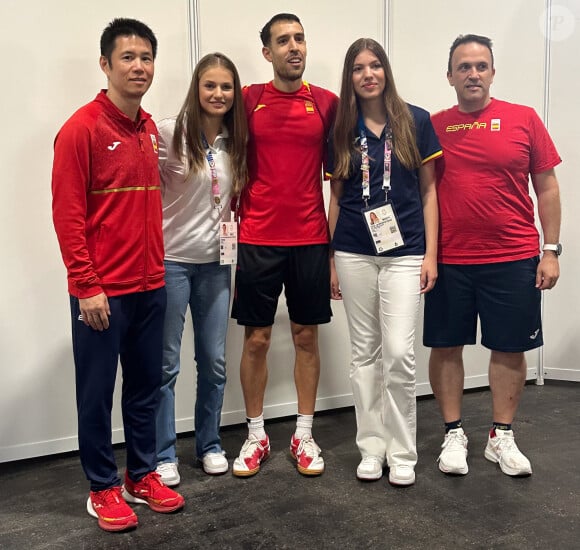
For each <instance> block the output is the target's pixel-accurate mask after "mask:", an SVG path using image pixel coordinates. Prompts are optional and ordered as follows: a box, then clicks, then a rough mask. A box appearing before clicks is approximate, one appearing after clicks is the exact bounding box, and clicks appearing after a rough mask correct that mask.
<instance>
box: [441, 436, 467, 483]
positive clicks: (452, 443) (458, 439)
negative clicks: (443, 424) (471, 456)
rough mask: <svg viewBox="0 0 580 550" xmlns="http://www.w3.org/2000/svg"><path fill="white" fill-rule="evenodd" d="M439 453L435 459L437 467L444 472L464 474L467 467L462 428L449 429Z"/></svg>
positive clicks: (465, 441) (465, 443)
mask: <svg viewBox="0 0 580 550" xmlns="http://www.w3.org/2000/svg"><path fill="white" fill-rule="evenodd" d="M441 449H442V451H441V454H440V455H439V458H438V459H437V460H438V461H439V469H440V470H441V471H442V472H443V473H444V474H455V475H462V476H464V475H465V474H466V473H467V472H468V471H469V468H468V467H467V436H466V435H465V432H464V431H463V428H455V429H454V430H449V431H448V432H447V433H446V434H445V439H444V440H443V445H441Z"/></svg>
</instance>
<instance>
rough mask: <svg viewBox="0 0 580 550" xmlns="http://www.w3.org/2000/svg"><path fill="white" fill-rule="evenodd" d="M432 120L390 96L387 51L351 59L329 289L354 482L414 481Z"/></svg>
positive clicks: (431, 264) (431, 233) (338, 150)
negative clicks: (349, 414) (352, 424)
mask: <svg viewBox="0 0 580 550" xmlns="http://www.w3.org/2000/svg"><path fill="white" fill-rule="evenodd" d="M441 154H442V153H441V147H440V145H439V141H438V140H437V137H436V135H435V132H434V130H433V127H432V125H431V120H430V117H429V113H427V111H425V110H423V109H420V108H419V107H415V106H413V105H409V104H407V103H405V102H404V101H403V100H402V99H401V98H400V97H399V95H398V94H397V90H396V88H395V83H394V79H393V74H392V71H391V67H390V64H389V61H388V59H387V55H386V53H385V51H384V49H383V48H382V46H381V45H380V44H379V43H378V42H376V41H374V40H372V39H370V38H361V39H359V40H357V41H356V42H354V43H353V44H352V45H351V46H350V48H349V49H348V51H347V53H346V57H345V60H344V68H343V73H342V85H341V93H340V105H339V109H338V113H337V118H336V123H335V129H334V134H333V138H332V141H331V144H330V154H329V165H328V168H329V172H330V173H331V176H332V182H331V184H332V187H331V189H332V190H331V200H330V209H329V225H330V232H331V235H332V249H333V254H332V257H331V289H332V297H333V298H334V299H342V300H343V301H344V307H345V311H346V315H347V320H348V327H349V333H350V340H351V365H350V379H351V383H352V390H353V396H354V403H355V410H356V417H357V436H356V442H357V445H358V448H359V450H360V453H361V455H362V460H361V462H360V464H359V466H358V468H357V477H358V478H359V479H364V480H376V479H380V478H381V476H382V474H383V468H384V466H388V467H389V482H390V483H391V484H393V485H412V484H413V483H414V482H415V470H414V468H415V464H416V463H417V447H416V404H415V403H416V401H415V382H416V377H415V352H414V341H415V326H416V323H417V316H418V312H419V303H420V297H421V294H423V293H425V292H428V291H429V290H431V289H432V288H433V285H434V284H435V280H436V279H437V231H438V214H437V195H436V191H435V167H434V164H435V163H434V162H433V160H434V159H435V158H437V157H439V156H441Z"/></svg>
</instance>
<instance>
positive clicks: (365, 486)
mask: <svg viewBox="0 0 580 550" xmlns="http://www.w3.org/2000/svg"><path fill="white" fill-rule="evenodd" d="M489 406H490V394H489V392H488V391H485V390H484V391H478V392H472V393H467V394H466V396H465V405H464V424H465V428H466V432H467V434H468V436H469V439H470V455H469V466H470V471H469V475H467V476H465V477H449V476H445V475H443V474H441V473H440V472H439V470H438V469H437V465H436V462H435V460H436V458H437V455H438V452H439V445H440V444H441V438H442V425H441V420H440V417H439V413H438V410H437V405H436V403H435V401H434V400H433V399H432V398H424V399H420V400H419V404H418V423H419V430H418V438H417V439H418V445H419V464H418V465H417V470H416V472H417V483H416V485H415V486H413V487H410V488H406V489H400V488H399V489H396V488H394V487H391V486H390V485H389V484H388V482H387V481H386V477H385V478H383V479H382V480H380V481H378V482H372V483H363V482H360V481H357V480H356V478H355V469H356V466H357V464H358V461H359V455H358V452H357V450H356V447H355V444H354V433H355V418H354V412H353V410H352V409H343V410H340V411H333V412H329V413H323V414H320V415H319V416H317V419H316V421H315V432H314V433H315V436H316V438H317V441H318V442H319V444H320V445H321V447H322V448H323V451H324V457H325V460H326V465H327V471H326V472H325V474H324V475H323V476H321V477H319V478H305V477H303V476H301V475H300V474H298V473H297V472H296V470H295V469H294V466H293V463H292V461H291V459H290V456H289V453H288V450H287V449H288V443H289V438H290V434H291V432H292V429H293V427H294V420H293V419H287V420H282V421H273V422H269V423H268V424H267V430H268V432H269V434H270V438H271V441H272V450H273V454H272V456H271V458H270V459H269V460H268V461H267V462H266V463H265V464H264V466H263V469H262V471H261V472H260V473H259V474H258V475H256V476H255V477H253V478H251V479H245V480H240V479H236V478H234V477H233V476H231V474H226V475H224V476H219V477H209V476H206V475H205V474H204V473H203V472H202V470H201V469H200V468H199V467H197V466H195V465H194V464H193V463H192V461H191V459H190V457H191V456H192V455H193V438H192V437H184V438H181V439H180V440H179V441H178V451H179V454H180V456H181V461H182V465H181V475H182V483H181V485H180V491H181V492H182V494H183V495H184V496H185V498H186V500H187V504H186V508H185V509H184V510H183V511H182V512H180V513H177V514H173V515H161V514H156V513H154V512H152V511H151V510H149V509H147V508H143V507H140V508H138V510H137V511H138V515H139V527H138V528H137V529H136V530H135V531H132V532H129V533H117V534H110V533H105V532H104V531H101V530H100V529H99V528H98V527H97V522H96V520H94V519H93V518H91V517H89V516H88V515H87V513H86V511H85V501H86V497H87V491H88V489H87V482H86V481H85V480H84V478H83V474H82V472H81V469H80V465H79V463H78V458H77V457H76V456H75V455H68V456H64V457H51V458H46V459H37V460H32V461H24V462H19V463H9V464H3V465H0V476H1V478H0V479H1V482H0V491H1V492H0V494H1V501H0V502H1V504H0V548H2V549H10V550H12V549H19V550H20V549H25V550H36V549H66V550H80V549H85V548H86V549H88V548H91V549H107V548H111V549H113V548H114V549H123V548H142V549H165V548H167V549H173V550H179V549H196V548H220V549H222V548H223V549H227V548H232V549H257V548H306V549H310V548H317V549H325V548H346V549H350V548H353V549H354V548H401V549H403V548H405V549H407V548H409V549H410V548H432V549H439V548H441V549H443V548H449V549H456V548H457V549H458V548H497V549H500V548H501V549H524V548H526V549H532V548H542V549H555V548H558V549H568V548H580V542H579V540H580V496H579V495H580V475H579V469H578V462H579V459H580V387H579V386H578V385H577V384H571V383H548V384H546V385H545V386H535V385H528V386H526V389H525V392H524V396H523V399H522V404H521V407H520V414H519V418H518V422H517V424H515V426H514V428H515V430H516V435H517V440H518V443H519V445H520V448H522V450H524V451H525V452H526V453H527V455H528V456H529V458H530V459H531V461H532V466H533V468H534V474H533V475H532V476H531V477H529V478H519V479H514V478H510V477H508V476H505V475H504V474H502V473H501V472H500V471H499V468H498V466H497V465H495V464H492V463H490V462H488V461H487V460H485V458H484V457H483V449H484V447H485V443H486V438H487V430H488V427H489V422H490V418H489ZM244 436H245V428H244V427H243V426H236V427H230V428H225V429H224V430H223V444H224V448H225V449H226V451H227V452H228V456H229V457H230V458H232V457H233V456H234V455H235V454H237V452H238V450H239V447H240V445H241V443H242V441H243V438H244ZM123 459H124V452H123V450H122V449H120V450H119V451H118V461H119V464H120V465H122V464H123Z"/></svg>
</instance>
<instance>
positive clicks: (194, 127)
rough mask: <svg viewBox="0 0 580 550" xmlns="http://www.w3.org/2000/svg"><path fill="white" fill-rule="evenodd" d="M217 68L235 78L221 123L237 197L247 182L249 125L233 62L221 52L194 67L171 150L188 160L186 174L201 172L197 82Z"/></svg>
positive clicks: (206, 57)
mask: <svg viewBox="0 0 580 550" xmlns="http://www.w3.org/2000/svg"><path fill="white" fill-rule="evenodd" d="M216 66H218V67H223V68H224V69H226V70H228V71H230V72H231V73H232V75H233V77H234V103H233V105H232V108H231V109H230V110H229V111H228V112H227V113H226V114H225V115H224V120H223V123H224V125H225V127H226V128H227V130H228V133H229V137H228V140H227V150H228V153H229V155H230V164H231V171H232V185H233V191H234V194H235V195H239V194H240V192H241V191H242V188H243V187H244V185H245V184H246V182H247V180H248V168H247V164H246V144H247V141H248V123H247V119H246V112H245V109H244V102H243V98H242V86H241V84H240V77H239V75H238V71H237V69H236V66H235V65H234V64H233V62H232V61H231V60H230V59H229V58H228V57H226V56H225V55H224V54H223V53H219V52H215V53H210V54H207V55H206V56H204V57H202V58H201V59H200V60H199V63H198V64H197V65H196V67H195V70H194V72H193V76H192V78H191V84H190V85H189V90H188V92H187V96H186V98H185V102H184V103H183V106H182V107H181V110H180V111H179V114H178V115H177V119H176V122H175V132H174V134H173V149H174V150H175V153H176V154H177V156H179V157H186V158H187V162H188V166H189V174H191V173H192V172H199V171H200V170H203V169H204V167H205V162H206V159H205V149H204V147H203V142H202V139H201V127H202V126H201V120H202V109H201V104H200V101H199V81H200V79H201V75H202V74H203V73H204V72H205V71H207V70H208V69H210V68H212V67H216ZM184 136H185V144H184V140H183V137H184ZM184 149H185V150H184Z"/></svg>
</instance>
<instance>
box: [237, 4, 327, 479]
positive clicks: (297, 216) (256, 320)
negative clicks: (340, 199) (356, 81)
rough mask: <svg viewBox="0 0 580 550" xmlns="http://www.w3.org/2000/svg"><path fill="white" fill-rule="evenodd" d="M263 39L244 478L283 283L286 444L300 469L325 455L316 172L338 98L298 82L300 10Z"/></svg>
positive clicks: (245, 267) (308, 471) (251, 197)
mask: <svg viewBox="0 0 580 550" xmlns="http://www.w3.org/2000/svg"><path fill="white" fill-rule="evenodd" d="M260 38H261V40H262V44H263V46H264V47H263V48H262V54H263V55H264V58H265V59H266V60H267V61H269V62H270V63H272V67H273V70H274V79H273V80H272V81H271V82H269V83H268V84H265V85H264V84H260V85H252V86H248V87H247V88H246V89H245V90H244V94H245V95H244V100H245V102H246V112H247V113H248V117H249V132H250V136H249V143H248V169H249V183H248V185H247V186H246V187H245V189H244V191H243V193H242V196H241V202H240V212H239V213H240V239H239V242H240V245H239V250H238V267H237V271H236V283H235V294H234V303H233V310H232V316H233V317H234V318H235V319H237V321H238V324H240V325H243V326H245V334H244V348H243V352H242V359H241V366H240V376H241V382H242V389H243V393H244V400H245V405H246V416H247V419H248V432H249V433H248V438H247V439H246V441H245V443H244V444H243V447H242V450H241V452H240V455H239V457H238V458H236V460H235V461H234V466H233V473H234V475H236V476H240V477H247V476H251V475H254V474H256V473H257V472H258V471H259V469H260V464H261V462H262V461H263V460H265V459H266V458H267V457H268V455H269V453H270V442H269V439H268V436H267V434H266V432H265V430H264V417H263V407H264V393H265V390H266V382H267V378H268V367H267V361H266V356H267V353H268V349H269V346H270V339H271V335H272V325H273V323H274V317H275V314H276V306H277V304H278V298H279V296H280V293H281V292H282V287H284V288H285V295H286V303H287V305H288V312H289V316H290V322H291V331H292V339H293V342H294V348H295V353H296V357H295V362H294V380H295V384H296V391H297V398H298V417H297V422H296V432H295V433H294V434H293V435H292V438H291V442H290V451H291V453H292V456H293V457H294V458H295V459H296V462H297V468H298V471H299V472H300V473H302V474H304V475H319V474H321V473H322V472H323V471H324V460H323V458H322V457H321V456H320V448H319V447H318V445H317V444H316V443H315V441H314V439H313V437H312V420H313V415H314V409H315V404H316V392H317V388H318V379H319V373H320V357H319V352H318V325H319V324H320V323H328V322H329V321H330V317H331V311H330V287H329V285H330V279H329V265H328V228H327V221H326V214H325V210H324V201H323V196H322V181H321V172H322V159H323V154H324V152H325V150H326V141H327V136H328V132H329V129H330V125H331V123H332V120H333V118H334V113H335V111H336V105H337V102H338V98H337V97H336V96H335V95H334V94H333V93H331V92H329V91H327V90H324V89H322V88H318V87H316V86H312V85H310V84H308V83H306V82H303V81H302V74H303V73H304V68H305V62H306V40H305V38H304V29H303V27H302V24H301V23H300V20H299V19H298V17H296V15H293V14H286V13H281V14H278V15H275V16H274V17H272V19H270V21H268V23H266V25H265V26H264V28H263V29H262V31H261V33H260Z"/></svg>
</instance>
